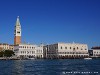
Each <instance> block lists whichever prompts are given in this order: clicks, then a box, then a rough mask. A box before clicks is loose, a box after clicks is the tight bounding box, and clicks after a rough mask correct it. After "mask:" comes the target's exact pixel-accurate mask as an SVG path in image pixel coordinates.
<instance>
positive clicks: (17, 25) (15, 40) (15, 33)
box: [14, 16, 21, 45]
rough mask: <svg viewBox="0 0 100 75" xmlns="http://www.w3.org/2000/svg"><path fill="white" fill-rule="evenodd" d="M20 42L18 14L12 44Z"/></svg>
mask: <svg viewBox="0 0 100 75" xmlns="http://www.w3.org/2000/svg"><path fill="white" fill-rule="evenodd" d="M20 43H21V25H20V21H19V16H18V17H17V21H16V25H15V31H14V45H18V44H20Z"/></svg>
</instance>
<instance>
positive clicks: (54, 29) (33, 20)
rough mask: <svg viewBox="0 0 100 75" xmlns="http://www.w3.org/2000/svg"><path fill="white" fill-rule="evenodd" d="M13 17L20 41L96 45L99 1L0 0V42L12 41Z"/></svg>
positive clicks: (99, 28)
mask: <svg viewBox="0 0 100 75" xmlns="http://www.w3.org/2000/svg"><path fill="white" fill-rule="evenodd" d="M17 16H20V22H21V27H22V42H28V43H32V44H39V43H44V44H52V43H57V42H66V43H72V42H73V41H74V42H75V43H84V44H88V46H89V48H91V47H92V46H99V45H100V0H0V43H9V44H13V42H14V26H15V23H16V19H17Z"/></svg>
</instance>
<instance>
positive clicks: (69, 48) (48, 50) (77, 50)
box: [43, 43, 89, 59]
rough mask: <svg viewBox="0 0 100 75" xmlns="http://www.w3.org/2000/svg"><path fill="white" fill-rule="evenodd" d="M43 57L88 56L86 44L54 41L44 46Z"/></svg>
mask: <svg viewBox="0 0 100 75" xmlns="http://www.w3.org/2000/svg"><path fill="white" fill-rule="evenodd" d="M43 49H44V57H45V58H51V59H52V58H84V57H88V56H89V54H88V46H87V44H79V43H56V44H51V45H46V46H44V48H43Z"/></svg>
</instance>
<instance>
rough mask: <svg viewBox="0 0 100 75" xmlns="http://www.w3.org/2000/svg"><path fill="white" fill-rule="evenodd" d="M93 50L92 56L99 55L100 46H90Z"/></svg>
mask: <svg viewBox="0 0 100 75" xmlns="http://www.w3.org/2000/svg"><path fill="white" fill-rule="evenodd" d="M91 49H92V50H93V57H100V46H99V47H92V48H91Z"/></svg>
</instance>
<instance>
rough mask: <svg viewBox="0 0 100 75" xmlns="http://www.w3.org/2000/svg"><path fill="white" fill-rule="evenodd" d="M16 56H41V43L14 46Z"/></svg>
mask: <svg viewBox="0 0 100 75" xmlns="http://www.w3.org/2000/svg"><path fill="white" fill-rule="evenodd" d="M14 52H15V55H16V57H19V58H43V45H42V44H41V45H39V46H38V45H31V44H19V45H16V46H14Z"/></svg>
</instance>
